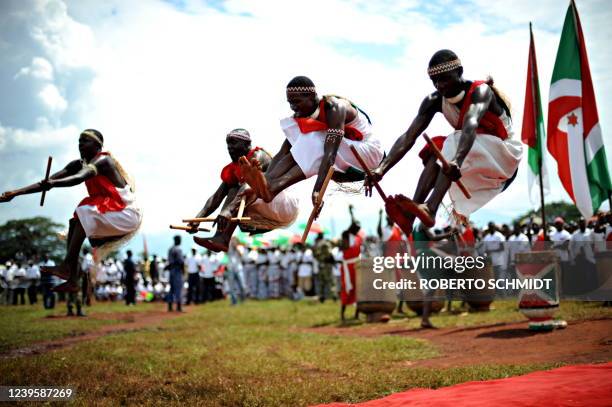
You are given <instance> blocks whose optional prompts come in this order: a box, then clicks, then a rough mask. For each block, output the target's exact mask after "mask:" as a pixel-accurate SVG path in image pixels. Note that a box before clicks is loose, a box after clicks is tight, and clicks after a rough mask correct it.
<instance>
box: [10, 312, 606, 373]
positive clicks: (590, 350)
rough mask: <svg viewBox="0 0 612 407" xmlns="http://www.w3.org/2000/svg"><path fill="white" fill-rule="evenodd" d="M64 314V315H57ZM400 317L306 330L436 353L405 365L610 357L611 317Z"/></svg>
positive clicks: (49, 345) (158, 316) (141, 325)
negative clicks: (453, 320) (396, 338)
mask: <svg viewBox="0 0 612 407" xmlns="http://www.w3.org/2000/svg"><path fill="white" fill-rule="evenodd" d="M180 315H181V314H179V313H168V312H164V311H152V312H146V313H113V314H108V313H106V314H98V315H95V314H94V315H92V316H91V317H90V318H104V319H117V320H120V321H123V322H121V323H119V324H114V325H107V326H104V327H102V328H101V329H98V330H95V331H92V332H89V333H86V334H82V335H77V336H70V337H66V338H62V339H57V340H52V341H46V342H40V343H37V344H33V345H30V346H27V347H23V348H19V349H13V350H11V351H8V352H6V353H3V354H0V358H6V357H15V356H28V355H36V354H41V353H44V352H49V351H54V350H57V349H63V348H65V347H68V346H72V345H74V344H77V343H80V342H84V341H89V340H93V339H96V338H99V337H102V336H105V335H109V334H113V333H118V332H128V331H134V330H139V329H145V328H151V327H155V326H157V325H159V324H160V323H161V322H162V321H164V320H166V319H169V318H176V317H180ZM57 318H65V317H56V318H53V319H57ZM404 324H405V323H404V322H403V321H402V320H393V321H392V322H390V323H388V324H367V325H362V326H357V327H355V326H353V327H350V328H349V327H338V326H325V327H317V328H310V329H307V330H306V331H308V332H314V333H318V334H326V335H355V336H365V337H372V336H379V335H403V336H410V337H414V338H421V339H426V340H427V341H429V342H431V343H432V344H433V345H434V346H435V347H436V348H437V349H438V351H439V352H440V356H438V357H436V358H432V359H426V360H421V361H407V362H405V364H406V365H407V366H419V367H442V368H445V367H458V366H469V365H475V364H489V363H491V364H528V363H546V362H564V363H570V364H576V363H596V362H608V361H611V360H612V318H605V319H595V320H582V321H573V322H570V323H569V324H568V326H567V328H565V329H557V330H554V331H552V332H533V331H529V330H528V329H527V323H526V322H519V323H499V324H493V325H480V326H472V327H466V328H443V329H420V328H419V329H407V328H405V327H403V326H402V325H404Z"/></svg>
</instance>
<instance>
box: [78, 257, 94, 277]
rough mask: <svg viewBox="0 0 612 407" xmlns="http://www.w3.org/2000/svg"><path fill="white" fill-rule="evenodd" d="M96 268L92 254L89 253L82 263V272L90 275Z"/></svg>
mask: <svg viewBox="0 0 612 407" xmlns="http://www.w3.org/2000/svg"><path fill="white" fill-rule="evenodd" d="M93 266H94V260H93V256H92V255H91V253H87V254H86V255H85V256H83V260H82V261H81V270H83V273H89V272H90V271H91V269H92V268H93Z"/></svg>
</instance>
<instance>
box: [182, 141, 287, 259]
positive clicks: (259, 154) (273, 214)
mask: <svg viewBox="0 0 612 407" xmlns="http://www.w3.org/2000/svg"><path fill="white" fill-rule="evenodd" d="M225 140H226V142H227V151H228V153H229V155H230V158H231V159H232V162H231V163H229V164H227V165H226V166H225V167H223V169H222V170H221V184H220V185H219V187H218V188H217V191H216V192H215V193H214V194H212V195H211V196H210V198H208V200H207V201H206V204H205V205H204V207H203V208H202V209H201V210H200V212H198V213H197V215H196V217H198V218H200V217H206V216H209V215H210V214H211V213H213V212H214V211H215V210H216V209H217V208H218V207H219V206H221V203H222V202H223V200H224V199H225V202H223V206H222V212H224V211H225V210H226V208H227V207H228V206H229V205H230V203H232V202H233V201H234V199H235V198H236V197H237V196H239V192H241V191H243V190H244V189H245V188H246V186H245V185H244V177H243V174H242V170H241V169H242V167H241V166H240V165H239V164H238V160H239V159H240V157H245V159H247V160H253V161H254V162H255V163H257V165H258V166H259V167H260V168H261V169H262V170H264V171H265V170H266V169H267V168H268V166H269V164H270V160H271V158H270V155H269V154H268V153H267V152H266V151H265V150H263V149H262V148H260V147H255V148H253V147H252V146H251V135H250V134H249V132H248V131H247V130H245V129H234V130H232V131H230V132H229V133H228V134H227V136H226V139H225ZM238 203H240V202H238ZM298 204H299V202H298V200H297V198H295V197H292V196H291V195H289V194H287V193H280V194H278V195H276V197H275V198H274V199H272V200H271V201H268V202H265V201H263V200H261V199H256V200H254V201H252V202H250V204H249V205H248V206H246V209H245V212H244V216H245V217H250V218H251V220H250V221H249V222H248V223H246V224H240V228H241V229H242V230H244V231H248V232H251V233H252V234H254V233H263V232H267V231H269V230H272V229H276V228H281V227H287V226H289V225H290V224H292V223H293V222H294V221H295V219H296V218H297V215H298V210H299V207H298ZM217 219H218V220H217V222H216V223H217V224H218V225H217V232H216V233H215V235H214V236H213V237H211V238H202V237H197V236H194V238H193V240H194V241H195V242H196V243H197V244H199V245H201V246H204V247H206V248H207V249H209V250H212V251H215V252H218V251H227V249H228V245H229V241H230V239H231V237H232V234H233V233H234V230H235V229H236V226H237V223H230V222H227V219H226V218H223V217H219V218H217ZM197 225H198V223H195V222H192V223H190V224H189V226H191V227H193V232H195V231H196V230H197Z"/></svg>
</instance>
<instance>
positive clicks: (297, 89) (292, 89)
mask: <svg viewBox="0 0 612 407" xmlns="http://www.w3.org/2000/svg"><path fill="white" fill-rule="evenodd" d="M287 93H317V90H316V88H315V87H314V86H289V87H287Z"/></svg>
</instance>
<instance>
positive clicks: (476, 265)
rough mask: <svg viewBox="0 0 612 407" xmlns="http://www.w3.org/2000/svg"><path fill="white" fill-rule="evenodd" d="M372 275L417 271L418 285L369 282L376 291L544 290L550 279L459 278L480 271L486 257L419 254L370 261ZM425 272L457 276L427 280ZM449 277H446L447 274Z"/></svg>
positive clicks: (382, 281)
mask: <svg viewBox="0 0 612 407" xmlns="http://www.w3.org/2000/svg"><path fill="white" fill-rule="evenodd" d="M372 260H373V264H372V271H373V272H374V273H376V274H380V273H382V272H383V271H385V270H398V269H400V270H401V269H405V270H408V271H410V272H411V273H414V272H415V271H417V270H419V271H420V272H421V273H419V274H421V278H419V279H418V281H415V280H409V279H406V278H402V279H400V280H399V281H384V280H383V279H382V278H377V279H374V280H373V281H372V285H373V287H374V289H376V290H414V289H420V290H437V289H442V290H472V289H476V290H482V289H496V290H542V289H545V290H548V289H550V287H551V285H552V279H550V278H542V279H540V278H525V279H495V278H489V279H484V278H463V277H461V276H460V275H461V274H462V273H463V272H464V271H465V270H469V269H484V267H485V265H486V256H448V257H441V256H427V255H423V254H420V255H418V256H410V255H408V254H407V253H404V254H399V253H398V254H396V255H395V256H376V257H373V258H372ZM428 270H437V271H440V270H442V271H447V272H448V271H454V273H456V274H458V276H455V277H454V278H453V276H450V277H449V278H441V277H436V278H427V277H426V276H427V274H428V273H427V271H428ZM449 274H450V273H449Z"/></svg>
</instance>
